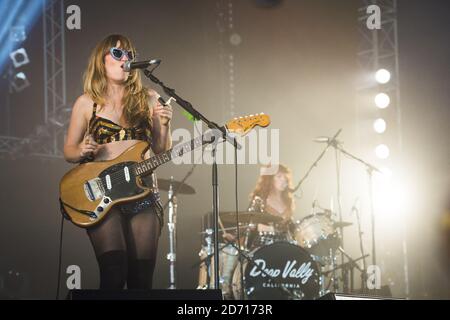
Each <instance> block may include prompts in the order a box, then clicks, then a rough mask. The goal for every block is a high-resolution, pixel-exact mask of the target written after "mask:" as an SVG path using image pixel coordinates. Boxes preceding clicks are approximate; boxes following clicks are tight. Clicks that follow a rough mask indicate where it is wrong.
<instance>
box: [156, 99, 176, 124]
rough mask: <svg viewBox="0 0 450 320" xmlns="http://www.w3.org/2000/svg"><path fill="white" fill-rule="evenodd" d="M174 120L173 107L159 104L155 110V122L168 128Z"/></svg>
mask: <svg viewBox="0 0 450 320" xmlns="http://www.w3.org/2000/svg"><path fill="white" fill-rule="evenodd" d="M171 119H172V107H171V106H170V105H167V106H163V105H162V104H160V103H159V102H158V104H157V105H156V106H155V107H154V108H153V120H157V121H159V123H160V124H161V125H163V126H167V125H168V124H169V123H170V120H171Z"/></svg>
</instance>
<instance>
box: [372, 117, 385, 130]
mask: <svg viewBox="0 0 450 320" xmlns="http://www.w3.org/2000/svg"><path fill="white" fill-rule="evenodd" d="M373 130H375V132H377V133H383V132H385V131H386V121H384V119H382V118H378V119H377V120H375V121H374V122H373Z"/></svg>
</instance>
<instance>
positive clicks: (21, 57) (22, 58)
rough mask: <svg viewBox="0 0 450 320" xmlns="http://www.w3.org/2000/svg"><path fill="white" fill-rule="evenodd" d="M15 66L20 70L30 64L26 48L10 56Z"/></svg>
mask: <svg viewBox="0 0 450 320" xmlns="http://www.w3.org/2000/svg"><path fill="white" fill-rule="evenodd" d="M9 57H10V58H11V60H12V62H13V65H14V67H15V68H20V67H21V66H24V65H26V64H28V63H30V59H28V55H27V52H26V50H25V49H24V48H20V49H17V50H16V51H13V52H11V53H10V54H9Z"/></svg>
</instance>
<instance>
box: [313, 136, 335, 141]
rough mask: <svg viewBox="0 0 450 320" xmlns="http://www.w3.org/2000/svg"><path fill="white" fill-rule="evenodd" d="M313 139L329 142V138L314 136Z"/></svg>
mask: <svg viewBox="0 0 450 320" xmlns="http://www.w3.org/2000/svg"><path fill="white" fill-rule="evenodd" d="M313 141H314V142H330V141H331V138H329V137H324V136H320V137H317V138H314V139H313Z"/></svg>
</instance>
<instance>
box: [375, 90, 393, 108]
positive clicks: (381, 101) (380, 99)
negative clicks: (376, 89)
mask: <svg viewBox="0 0 450 320" xmlns="http://www.w3.org/2000/svg"><path fill="white" fill-rule="evenodd" d="M389 103H391V98H389V96H388V95H387V94H386V93H379V94H377V95H376V96H375V105H376V106H377V107H378V108H380V109H384V108H387V107H388V106H389Z"/></svg>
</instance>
